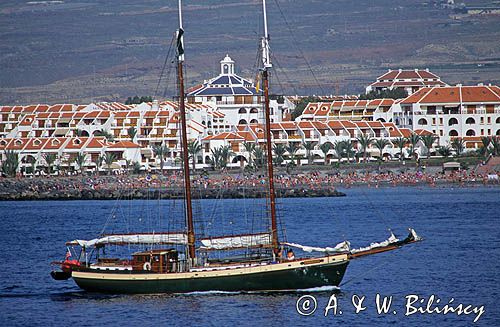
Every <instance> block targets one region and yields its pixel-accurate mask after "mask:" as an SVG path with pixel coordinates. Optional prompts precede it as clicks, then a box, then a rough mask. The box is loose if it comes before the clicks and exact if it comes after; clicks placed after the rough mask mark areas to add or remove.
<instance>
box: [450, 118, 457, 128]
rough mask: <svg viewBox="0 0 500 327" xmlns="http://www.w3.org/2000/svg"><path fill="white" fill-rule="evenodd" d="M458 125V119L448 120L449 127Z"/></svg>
mask: <svg viewBox="0 0 500 327" xmlns="http://www.w3.org/2000/svg"><path fill="white" fill-rule="evenodd" d="M457 124H458V120H457V119H456V118H450V120H448V126H453V125H457Z"/></svg>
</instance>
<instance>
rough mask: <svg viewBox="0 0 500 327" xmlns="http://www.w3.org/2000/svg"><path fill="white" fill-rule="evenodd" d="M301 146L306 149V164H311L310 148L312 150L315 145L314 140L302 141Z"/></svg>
mask: <svg viewBox="0 0 500 327" xmlns="http://www.w3.org/2000/svg"><path fill="white" fill-rule="evenodd" d="M302 146H303V147H304V149H305V150H306V157H307V164H308V165H311V164H312V161H313V160H312V159H313V157H312V155H311V154H312V150H314V147H315V146H316V142H313V141H307V142H304V143H302Z"/></svg>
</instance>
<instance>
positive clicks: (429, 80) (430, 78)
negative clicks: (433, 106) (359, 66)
mask: <svg viewBox="0 0 500 327" xmlns="http://www.w3.org/2000/svg"><path fill="white" fill-rule="evenodd" d="M442 86H447V84H446V83H444V82H443V81H441V78H440V77H439V76H437V75H436V74H434V73H431V72H430V71H429V70H428V69H425V70H421V69H414V70H403V69H399V70H389V71H388V72H387V73H385V74H383V75H381V76H379V77H377V80H376V81H375V82H373V83H372V84H370V85H368V86H367V87H366V93H367V94H368V93H370V92H371V91H382V90H395V89H401V90H404V91H406V93H407V94H408V95H410V94H413V93H414V92H416V91H418V90H420V89H421V88H423V87H442Z"/></svg>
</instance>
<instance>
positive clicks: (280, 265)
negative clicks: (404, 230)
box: [52, 0, 418, 293]
mask: <svg viewBox="0 0 500 327" xmlns="http://www.w3.org/2000/svg"><path fill="white" fill-rule="evenodd" d="M263 13H264V36H263V37H262V40H261V51H262V68H261V76H262V84H263V96H264V108H265V127H266V128H265V129H266V131H265V134H266V151H267V170H268V181H269V182H268V196H269V207H270V208H269V209H270V210H269V212H270V230H269V231H266V232H263V233H256V234H244V235H231V236H220V237H212V238H205V239H199V240H197V239H196V236H195V230H194V223H193V206H192V199H191V181H190V168H189V157H188V156H189V155H188V153H187V151H186V150H185V149H187V146H188V140H187V128H186V125H187V124H186V112H185V111H186V110H185V103H184V79H183V63H184V47H183V34H184V30H183V26H182V11H181V0H179V30H178V31H177V71H178V84H179V113H180V118H181V121H180V123H181V132H182V140H181V141H182V148H183V149H184V150H183V151H182V159H183V166H184V187H185V191H186V192H185V193H186V197H185V200H184V201H185V218H186V230H185V231H179V232H170V233H151V234H148V233H137V234H112V235H101V237H99V238H96V239H93V240H90V241H86V240H75V241H71V242H67V243H66V245H67V246H70V247H79V248H81V251H80V254H79V258H78V259H73V260H72V259H71V258H70V256H69V255H68V256H67V257H66V260H65V261H63V262H59V263H58V264H60V269H61V270H60V271H53V272H52V276H53V277H54V279H58V280H63V279H68V278H73V279H74V281H75V282H76V284H77V285H78V286H79V287H81V288H82V289H84V290H87V291H95V292H108V293H179V292H193V291H212V290H216V291H282V290H296V289H307V288H313V287H321V286H338V285H339V284H340V282H341V281H342V278H343V276H344V273H345V271H346V268H347V266H348V264H349V261H350V260H351V259H353V258H358V257H361V256H365V255H368V254H373V253H377V252H383V251H388V250H393V249H396V248H399V247H400V246H402V245H404V244H408V243H412V242H415V241H417V240H418V236H416V234H415V235H413V234H411V235H412V236H411V237H409V238H407V239H405V240H403V241H399V240H394V239H393V240H392V241H390V240H388V241H387V242H386V243H383V244H380V245H376V246H373V245H372V246H370V247H368V248H366V249H361V250H359V251H351V250H350V249H349V248H347V247H346V242H344V243H342V244H341V245H339V246H337V247H335V248H333V249H329V248H326V249H322V248H312V249H313V250H314V251H316V252H318V251H319V252H323V253H322V254H321V255H320V256H312V257H311V256H308V257H301V258H296V257H295V256H294V254H293V252H292V251H289V252H288V256H287V257H284V256H283V255H282V253H283V247H284V246H286V247H293V246H296V247H299V248H300V247H302V249H304V250H306V251H308V250H309V248H308V247H303V246H301V245H298V244H294V243H280V240H279V238H278V226H277V218H276V199H275V190H274V174H273V163H272V141H271V132H270V108H269V69H270V68H271V67H272V65H271V60H270V51H269V37H268V33H267V17H266V2H265V0H264V1H263ZM199 243H201V246H199V247H198V248H197V244H199ZM110 245H113V246H115V245H127V246H133V245H142V246H144V245H151V246H153V245H154V246H167V245H177V246H179V245H181V246H185V248H186V251H185V255H184V254H183V253H180V252H179V251H177V250H175V249H172V248H168V247H165V248H161V247H160V248H155V249H152V250H145V251H140V252H136V253H133V254H132V259H127V260H121V259H109V258H104V257H102V256H100V253H101V252H103V250H104V249H105V248H106V246H110ZM249 248H254V249H259V250H262V251H261V252H259V253H260V254H259V255H258V256H244V257H238V258H232V259H231V258H229V259H227V260H223V261H216V260H210V258H209V257H208V256H203V257H198V256H197V254H198V253H200V252H201V251H203V252H204V253H209V252H210V251H225V250H235V249H249Z"/></svg>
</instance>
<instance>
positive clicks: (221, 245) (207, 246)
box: [200, 233, 271, 250]
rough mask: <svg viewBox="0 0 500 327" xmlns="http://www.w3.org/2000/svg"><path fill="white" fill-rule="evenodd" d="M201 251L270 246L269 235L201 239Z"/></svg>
mask: <svg viewBox="0 0 500 327" xmlns="http://www.w3.org/2000/svg"><path fill="white" fill-rule="evenodd" d="M200 241H201V244H203V246H202V247H201V248H200V249H202V250H223V249H231V248H245V247H258V246H265V245H270V244H271V234H269V233H261V234H245V235H235V236H221V237H212V238H204V239H201V240H200Z"/></svg>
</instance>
